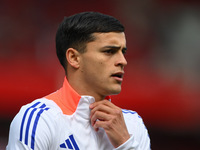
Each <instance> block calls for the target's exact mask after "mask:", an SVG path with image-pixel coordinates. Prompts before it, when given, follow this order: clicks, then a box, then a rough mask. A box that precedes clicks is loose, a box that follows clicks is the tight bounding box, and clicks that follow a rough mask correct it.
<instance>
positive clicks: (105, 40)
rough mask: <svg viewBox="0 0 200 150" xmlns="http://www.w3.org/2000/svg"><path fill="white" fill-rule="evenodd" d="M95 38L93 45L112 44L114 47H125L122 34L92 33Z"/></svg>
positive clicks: (124, 39)
mask: <svg viewBox="0 0 200 150" xmlns="http://www.w3.org/2000/svg"><path fill="white" fill-rule="evenodd" d="M92 35H93V36H94V38H95V40H94V41H93V42H94V43H96V44H97V43H99V44H103V45H107V44H112V45H116V46H123V47H125V46H126V38H125V34H124V32H108V33H93V34H92Z"/></svg>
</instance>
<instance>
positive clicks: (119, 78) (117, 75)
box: [111, 72, 124, 82]
mask: <svg viewBox="0 0 200 150" xmlns="http://www.w3.org/2000/svg"><path fill="white" fill-rule="evenodd" d="M123 75H124V72H116V73H113V74H112V75H111V77H113V78H114V79H115V80H117V81H120V82H122V80H123Z"/></svg>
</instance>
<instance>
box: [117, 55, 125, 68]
mask: <svg viewBox="0 0 200 150" xmlns="http://www.w3.org/2000/svg"><path fill="white" fill-rule="evenodd" d="M126 65H127V61H126V58H125V56H124V54H123V53H122V52H120V54H119V55H118V57H117V60H116V63H115V66H121V67H122V68H123V67H125V66H126Z"/></svg>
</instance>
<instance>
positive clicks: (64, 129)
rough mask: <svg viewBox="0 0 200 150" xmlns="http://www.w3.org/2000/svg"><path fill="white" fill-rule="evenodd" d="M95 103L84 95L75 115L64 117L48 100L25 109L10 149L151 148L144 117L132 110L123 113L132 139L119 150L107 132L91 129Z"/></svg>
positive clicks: (14, 129) (16, 120)
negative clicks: (91, 117) (92, 110)
mask: <svg viewBox="0 0 200 150" xmlns="http://www.w3.org/2000/svg"><path fill="white" fill-rule="evenodd" d="M94 101H95V100H94V98H93V97H91V96H82V97H81V99H80V101H79V104H78V107H77V109H76V111H75V113H73V114H72V115H65V114H63V112H62V110H61V109H60V108H59V107H58V105H57V104H56V103H54V102H53V101H51V100H48V99H46V98H42V99H38V100H35V101H33V102H32V103H30V104H27V105H25V106H23V107H22V108H21V110H20V111H19V113H18V114H17V115H16V116H15V118H14V119H13V121H12V123H11V126H10V133H9V143H8V145H7V150H32V149H34V150H64V149H74V150H79V149H80V150H149V149H150V139H149V136H148V132H147V129H146V128H145V125H144V123H143V121H142V119H141V117H140V116H139V115H138V114H137V113H136V112H134V111H129V110H122V111H123V115H124V119H125V123H126V126H127V129H128V131H129V133H130V135H131V137H130V139H129V140H128V141H126V142H125V143H123V144H122V145H121V146H119V147H118V148H116V149H115V148H114V147H113V146H112V144H111V143H110V141H109V139H108V137H107V135H106V133H105V132H104V130H103V129H101V128H100V129H99V131H98V132H96V131H95V130H94V129H93V127H92V126H91V123H90V108H89V105H90V104H91V103H93V102H94ZM37 103H38V104H37ZM36 104H37V106H33V105H36ZM31 106H33V107H31ZM25 114H26V115H25ZM31 116H32V117H31ZM34 131H35V134H34ZM20 134H21V135H20Z"/></svg>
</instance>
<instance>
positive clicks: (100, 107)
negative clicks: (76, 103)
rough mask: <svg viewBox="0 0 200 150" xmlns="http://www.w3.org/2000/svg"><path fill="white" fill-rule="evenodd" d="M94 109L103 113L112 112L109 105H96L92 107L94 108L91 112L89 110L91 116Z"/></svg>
mask: <svg viewBox="0 0 200 150" xmlns="http://www.w3.org/2000/svg"><path fill="white" fill-rule="evenodd" d="M96 111H101V112H104V113H107V114H109V113H111V112H112V108H110V107H108V106H106V105H102V104H100V105H97V106H96V107H94V108H93V109H92V110H91V112H90V117H92V116H93V115H94V113H95V112H96Z"/></svg>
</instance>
